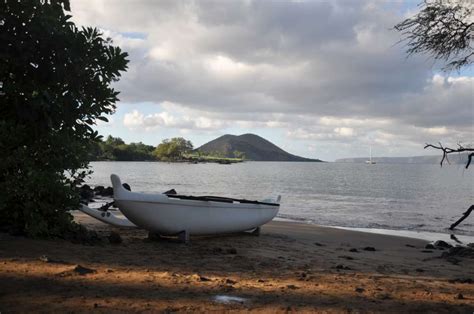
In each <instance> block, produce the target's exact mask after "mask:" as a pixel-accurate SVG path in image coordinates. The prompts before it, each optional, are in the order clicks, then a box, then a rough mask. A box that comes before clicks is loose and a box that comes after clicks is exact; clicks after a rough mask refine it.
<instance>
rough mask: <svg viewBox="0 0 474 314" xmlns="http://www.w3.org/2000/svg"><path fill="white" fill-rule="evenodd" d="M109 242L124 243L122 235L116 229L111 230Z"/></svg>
mask: <svg viewBox="0 0 474 314" xmlns="http://www.w3.org/2000/svg"><path fill="white" fill-rule="evenodd" d="M108 239H109V242H110V243H111V244H120V243H122V237H121V236H120V234H118V233H117V232H115V231H111V232H110V234H109V236H108Z"/></svg>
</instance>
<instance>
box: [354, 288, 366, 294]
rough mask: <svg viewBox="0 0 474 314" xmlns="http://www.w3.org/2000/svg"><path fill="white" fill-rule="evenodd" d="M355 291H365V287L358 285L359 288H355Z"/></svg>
mask: <svg viewBox="0 0 474 314" xmlns="http://www.w3.org/2000/svg"><path fill="white" fill-rule="evenodd" d="M354 291H355V292H358V293H362V292H364V291H365V289H364V288H360V287H357V288H355V290H354Z"/></svg>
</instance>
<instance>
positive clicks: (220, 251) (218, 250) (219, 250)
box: [212, 247, 224, 253]
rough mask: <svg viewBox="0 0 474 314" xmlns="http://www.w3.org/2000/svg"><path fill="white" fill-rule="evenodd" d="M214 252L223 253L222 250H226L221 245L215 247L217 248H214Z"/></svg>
mask: <svg viewBox="0 0 474 314" xmlns="http://www.w3.org/2000/svg"><path fill="white" fill-rule="evenodd" d="M212 252H213V253H222V252H224V250H223V249H222V248H220V247H215V248H213V249H212Z"/></svg>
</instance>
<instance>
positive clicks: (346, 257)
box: [338, 255, 354, 261]
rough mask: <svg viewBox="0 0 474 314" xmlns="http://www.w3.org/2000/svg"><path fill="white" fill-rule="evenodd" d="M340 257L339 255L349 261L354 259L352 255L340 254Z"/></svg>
mask: <svg viewBox="0 0 474 314" xmlns="http://www.w3.org/2000/svg"><path fill="white" fill-rule="evenodd" d="M338 257H339V258H343V259H346V260H349V261H351V260H353V259H354V258H353V257H352V256H347V255H340V256H338Z"/></svg>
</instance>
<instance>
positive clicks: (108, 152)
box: [89, 135, 246, 164]
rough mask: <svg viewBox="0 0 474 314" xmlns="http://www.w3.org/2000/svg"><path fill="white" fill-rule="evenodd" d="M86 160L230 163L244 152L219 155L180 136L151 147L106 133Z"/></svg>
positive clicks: (240, 159) (94, 144)
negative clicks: (206, 150) (202, 149)
mask: <svg viewBox="0 0 474 314" xmlns="http://www.w3.org/2000/svg"><path fill="white" fill-rule="evenodd" d="M89 156H90V157H89V159H90V161H162V162H173V163H181V162H187V163H210V162H212V163H219V164H232V163H239V162H243V161H244V160H246V159H245V154H244V153H242V152H239V151H234V152H233V157H227V156H223V154H222V153H220V152H208V153H205V152H202V151H200V150H199V149H194V147H193V144H192V143H191V142H190V141H188V140H186V139H184V138H182V137H175V138H171V139H165V140H163V141H162V143H161V144H159V145H158V146H156V147H154V146H152V145H146V144H143V143H142V142H139V143H130V144H126V143H125V142H124V141H123V140H122V139H121V138H119V137H113V136H110V135H109V136H108V137H107V138H106V140H105V141H102V140H99V141H97V142H95V143H93V144H92V150H91V151H90V154H89Z"/></svg>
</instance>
